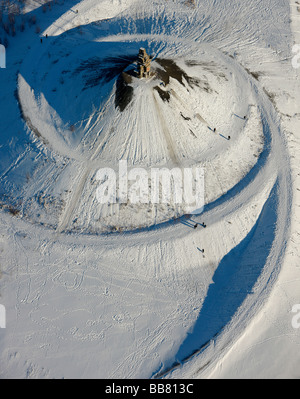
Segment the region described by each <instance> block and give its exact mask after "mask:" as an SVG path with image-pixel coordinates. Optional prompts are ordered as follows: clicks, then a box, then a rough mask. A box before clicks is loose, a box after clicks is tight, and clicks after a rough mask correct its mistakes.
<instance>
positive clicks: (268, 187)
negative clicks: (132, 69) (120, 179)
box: [0, 0, 300, 379]
mask: <svg viewBox="0 0 300 399" xmlns="http://www.w3.org/2000/svg"><path fill="white" fill-rule="evenodd" d="M76 10H78V12H77V11H76ZM25 12H27V13H33V14H35V15H37V18H38V23H39V25H40V26H41V28H42V32H43V33H42V35H41V37H42V38H43V40H42V43H41V41H40V38H39V37H38V35H37V34H36V33H35V32H34V29H32V30H30V29H27V30H26V31H25V32H24V33H23V34H22V35H23V36H22V39H21V38H20V36H19V37H18V35H17V36H16V37H15V38H13V39H11V41H10V47H9V48H8V49H7V55H6V58H7V68H6V69H1V70H0V87H1V91H0V101H1V109H0V116H1V134H0V207H1V209H0V295H1V296H0V302H1V304H3V305H4V306H5V308H6V315H7V322H6V329H0V378H1V379H10V378H22V379H23V378H28V379H34V378H55V379H56V378H57V379H59V378H107V379H110V378H299V372H298V369H299V361H300V352H299V350H298V348H299V345H300V330H296V329H294V328H293V326H292V317H293V314H292V313H291V310H292V308H293V305H295V304H297V303H300V297H299V281H300V271H299V252H298V251H299V250H298V248H299V237H300V235H299V204H300V202H299V201H300V193H299V188H300V186H299V185H298V182H299V175H298V174H299V172H298V168H299V139H300V136H299V134H300V133H299V127H300V124H299V122H300V112H299V104H300V94H299V93H300V90H299V89H300V87H299V69H294V68H293V67H292V57H293V52H292V48H293V45H294V44H295V43H300V33H299V27H300V22H299V15H300V11H299V5H297V2H296V1H295V0H290V1H288V0H273V1H271V0H249V1H247V2H245V1H242V0H218V1H209V0H195V1H183V0H174V1H172V2H171V1H165V0H155V1H154V0H150V1H147V2H146V1H139V2H137V1H135V0H101V1H99V0H82V1H80V2H78V3H75V4H74V1H68V0H65V1H64V3H63V4H57V5H53V7H52V10H51V11H47V12H46V13H45V12H43V10H42V8H41V7H39V6H38V4H37V2H35V1H32V2H28V3H27V5H26V8H25ZM46 34H47V36H48V37H47V38H46V37H45V36H46ZM24 43H26V45H24ZM140 47H144V48H146V49H147V51H148V52H149V53H150V54H151V55H153V56H154V61H153V66H155V65H156V66H157V67H159V60H160V59H164V60H166V59H167V60H170V59H171V60H173V61H174V62H176V64H177V65H178V66H179V67H180V68H181V70H182V71H184V72H185V73H186V74H187V75H188V76H190V77H192V78H194V79H198V81H200V82H201V84H199V85H198V86H197V85H194V86H193V85H189V83H188V82H187V81H186V80H184V81H183V82H182V84H181V83H180V82H179V81H178V80H176V79H173V78H171V80H170V83H169V85H168V86H167V87H166V88H165V90H168V91H169V93H170V101H163V99H162V98H161V97H160V96H159V94H158V92H157V91H156V90H155V87H156V86H157V85H159V84H160V83H161V82H159V81H158V79H156V78H153V79H150V80H142V81H139V80H138V79H134V81H133V83H132V86H133V87H134V95H133V99H132V101H131V103H130V104H129V105H128V106H127V107H126V108H125V109H124V110H121V109H120V108H119V107H116V106H115V104H116V103H115V101H116V88H117V82H116V77H114V78H113V79H111V80H103V78H102V77H101V78H100V79H99V80H98V81H97V76H98V75H97V74H96V75H92V77H93V78H94V80H93V84H89V81H88V80H87V79H88V77H89V76H88V73H87V72H86V70H85V69H84V68H83V66H86V65H87V63H88V65H91V63H92V64H93V63H96V64H95V65H97V66H98V67H99V66H101V65H102V67H103V64H105V62H108V61H107V60H108V59H109V58H110V57H111V58H112V57H114V58H118V57H124V56H132V55H133V54H137V53H138V50H139V48H140ZM110 62H111V61H110ZM157 63H158V64H157ZM92 73H93V74H94V73H95V70H94V69H93V70H92ZM95 79H96V80H95ZM160 87H163V86H160ZM245 115H246V116H247V118H246V119H244V118H243V117H244V116H245ZM214 127H216V128H217V132H216V133H214V132H213V131H212V128H214ZM229 135H230V136H231V140H226V137H228V136H229ZM119 160H127V161H128V164H129V166H130V167H143V168H151V167H160V168H162V167H165V166H167V167H170V168H173V167H178V168H185V167H192V166H193V167H194V166H202V167H203V168H204V170H205V202H206V207H205V209H204V213H203V214H201V215H200V216H194V217H190V218H186V217H184V212H183V211H182V209H180V207H179V208H178V207H176V206H175V205H174V204H170V205H169V206H150V205H147V206H146V205H144V206H143V205H139V206H137V205H133V204H131V205H129V206H124V207H121V206H118V205H115V206H108V205H105V206H100V205H99V203H98V202H97V201H96V197H95V190H96V188H97V184H96V182H95V175H96V172H97V170H98V169H99V168H102V167H110V168H117V165H118V161H119ZM202 222H205V223H206V224H207V227H206V228H203V227H202V226H201V223H202ZM195 223H199V226H198V228H197V229H194V228H193V225H194V224H195ZM113 229H114V230H117V231H115V232H112V230H113ZM203 249H205V251H204V253H203V252H202V250H203Z"/></svg>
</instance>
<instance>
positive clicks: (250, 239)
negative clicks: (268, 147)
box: [154, 182, 278, 378]
mask: <svg viewBox="0 0 300 399" xmlns="http://www.w3.org/2000/svg"><path fill="white" fill-rule="evenodd" d="M277 190H278V182H277V183H276V184H275V186H274V187H273V190H272V192H271V194H270V197H269V199H268V200H267V202H266V203H265V205H264V207H263V209H262V212H261V215H260V217H259V219H258V221H257V223H256V224H255V226H254V227H253V228H252V230H251V231H250V232H249V234H248V235H247V237H246V238H245V239H244V240H243V241H242V242H241V243H240V244H239V245H238V246H237V247H235V248H234V249H233V250H232V251H231V252H230V253H228V254H227V255H226V256H225V257H224V258H223V260H222V261H221V263H220V265H219V267H218V269H217V270H216V272H215V274H214V277H213V283H212V284H211V285H210V287H209V289H208V293H207V296H206V299H205V301H204V304H203V307H202V309H201V311H200V314H199V317H198V319H197V321H196V323H195V325H194V327H193V329H192V331H190V332H189V333H188V334H187V336H186V338H185V340H184V341H183V342H182V344H181V346H180V348H179V350H178V352H177V354H176V356H175V362H174V363H173V364H172V366H169V367H168V366H167V367H163V366H162V365H161V366H162V367H161V369H160V370H159V371H157V372H156V373H155V374H154V377H155V378H158V377H160V376H162V375H164V374H165V373H167V372H169V371H171V370H172V369H174V368H176V367H178V366H179V365H180V364H182V363H184V362H185V361H187V360H188V359H189V358H191V357H192V356H193V355H195V354H198V353H200V352H202V351H203V350H204V349H205V348H206V347H207V346H208V344H209V343H210V341H211V340H213V339H214V338H216V336H218V335H219V334H220V333H221V331H222V330H223V328H224V327H225V326H226V325H227V324H228V323H229V322H230V321H231V319H232V317H233V316H234V314H235V313H236V311H237V310H238V308H239V307H240V306H241V305H242V303H243V302H244V300H245V299H246V297H247V295H249V294H251V292H252V290H253V287H254V285H255V283H256V282H257V280H258V278H259V276H260V274H261V272H262V270H263V268H264V266H265V264H266V261H267V258H268V256H269V254H270V250H271V248H272V244H273V241H274V238H275V231H276V220H277Z"/></svg>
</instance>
